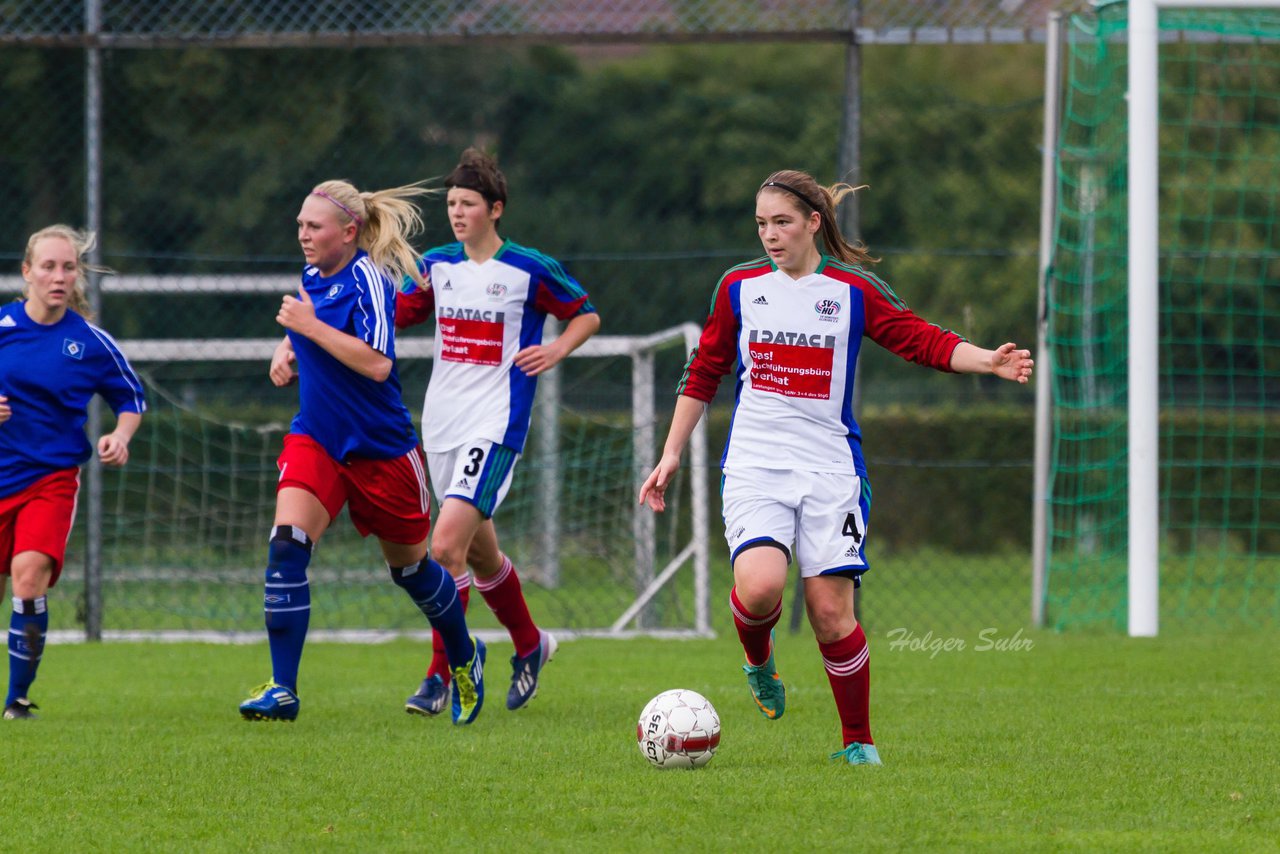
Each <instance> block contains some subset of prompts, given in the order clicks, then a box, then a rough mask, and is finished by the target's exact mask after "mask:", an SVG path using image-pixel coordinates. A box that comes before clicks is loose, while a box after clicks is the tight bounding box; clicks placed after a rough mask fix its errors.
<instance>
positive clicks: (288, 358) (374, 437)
mask: <svg viewBox="0 0 1280 854" xmlns="http://www.w3.org/2000/svg"><path fill="white" fill-rule="evenodd" d="M423 193H424V191H423V190H422V189H420V188H418V187H414V186H409V187H397V188H395V189H391V190H382V191H378V192H360V191H358V190H357V189H356V188H355V187H353V186H351V184H349V183H347V182H346V181H326V182H324V183H322V184H320V185H318V186H317V187H316V188H315V189H313V190H312V191H311V192H310V193H309V194H308V195H307V197H306V199H305V200H304V201H303V203H302V208H301V210H300V211H299V212H298V242H299V243H300V244H301V246H302V254H303V256H304V258H305V259H306V266H305V268H304V269H303V272H302V283H301V285H300V286H299V288H298V293H297V295H296V296H286V297H284V299H283V301H282V302H281V305H280V311H279V313H278V314H277V315H276V322H277V323H279V324H280V325H281V326H283V327H284V328H285V329H286V330H287V331H288V332H287V335H286V336H285V339H284V340H283V341H281V342H280V345H279V346H278V347H277V348H276V352H275V354H274V356H273V358H272V360H271V368H270V371H269V375H270V378H271V381H272V382H273V383H274V384H275V385H277V386H285V385H289V384H291V383H292V382H294V381H295V379H296V381H297V383H298V389H299V394H298V396H299V399H300V405H299V411H298V414H297V415H296V416H295V417H294V419H293V423H292V425H290V428H289V434H288V435H287V436H285V439H284V450H283V452H282V453H281V454H280V459H279V461H278V465H279V468H280V479H279V482H278V484H277V486H276V512H275V522H274V527H273V528H272V533H271V541H270V544H269V547H268V559H267V569H266V581H265V590H264V597H263V604H264V612H265V616H266V624H267V637H268V641H269V644H270V647H271V667H272V678H271V681H270V682H268V683H266V684H264V685H262V686H260V687H258V688H257V689H255V690H254V692H253V695H252V696H251V697H250V698H249V699H247V700H245V701H244V702H243V703H241V704H240V714H241V715H242V716H243V717H244V718H246V719H247V720H280V721H292V720H294V719H295V718H297V716H298V707H299V701H298V665H299V661H300V660H301V658H302V648H303V644H304V642H305V640H306V634H307V624H308V621H309V618H310V614H311V592H310V587H309V585H308V581H307V565H308V564H309V563H310V561H311V552H312V548H313V546H314V544H315V543H316V541H318V540H319V539H320V536H321V535H322V534H323V533H324V532H325V530H326V529H327V528H328V527H329V525H330V524H331V523H332V522H333V520H334V518H335V517H336V516H337V515H338V512H339V511H340V510H341V509H342V507H343V505H344V504H345V505H346V506H347V508H348V511H349V513H350V516H351V521H352V522H353V523H354V524H355V526H356V530H358V531H359V532H360V534H361V535H362V536H368V535H369V534H373V535H374V536H376V537H377V538H378V540H379V542H380V544H381V546H382V553H383V556H384V557H385V558H386V561H387V567H388V569H389V571H390V573H391V578H392V580H393V581H394V582H395V583H396V584H397V585H398V586H400V587H401V588H403V589H404V591H405V592H406V593H407V594H408V595H409V597H410V598H411V599H412V600H413V602H414V604H415V605H417V606H418V608H419V609H421V611H422V613H423V614H425V615H426V617H427V619H428V621H430V623H431V625H432V627H433V628H434V629H436V630H437V631H439V632H440V634H441V636H442V637H443V638H444V644H445V647H446V651H447V654H448V660H449V666H450V669H451V674H452V677H453V679H452V684H453V690H452V692H451V696H452V714H453V722H454V723H455V724H469V723H471V722H472V721H474V720H475V718H476V715H478V714H479V712H480V709H481V707H482V705H483V703H484V681H483V675H484V658H485V649H484V644H483V643H482V642H481V641H479V640H474V639H473V638H472V637H471V635H470V633H469V632H468V630H467V623H466V617H465V615H464V613H463V610H462V603H461V602H460V601H459V599H458V592H457V588H456V586H455V585H454V584H453V580H452V579H451V578H450V577H449V574H448V573H447V572H445V570H444V569H442V568H441V566H440V565H439V564H438V563H436V562H435V561H433V560H431V558H430V557H428V556H427V534H428V532H429V531H430V516H429V511H430V504H429V499H428V494H427V489H428V487H427V475H426V467H425V461H424V459H423V454H422V448H421V446H420V445H419V444H418V437H417V434H416V433H415V432H414V429H413V423H412V420H411V419H410V416H409V411H408V410H407V409H405V407H404V403H403V402H402V400H401V398H400V380H399V377H398V376H397V373H396V366H395V325H394V318H395V292H396V287H395V284H394V283H395V282H398V281H399V280H400V278H401V276H403V275H405V274H406V273H408V274H411V275H416V261H417V258H416V254H415V253H414V251H413V249H412V247H410V245H409V243H408V240H407V236H408V234H409V233H410V232H412V231H413V230H415V229H416V228H418V227H419V226H420V225H421V220H420V218H419V215H418V210H417V208H416V207H415V206H414V205H413V203H412V202H411V201H410V200H411V199H412V198H413V197H415V196H418V195H421V194H423Z"/></svg>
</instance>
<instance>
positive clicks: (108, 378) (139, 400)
mask: <svg viewBox="0 0 1280 854" xmlns="http://www.w3.org/2000/svg"><path fill="white" fill-rule="evenodd" d="M89 331H90V332H92V333H93V335H94V337H95V338H96V339H97V341H98V343H99V344H100V345H101V347H102V351H103V354H102V356H101V358H100V360H99V361H100V364H101V374H100V378H99V380H98V387H97V389H96V390H97V392H98V394H100V395H102V397H103V399H104V400H106V402H107V405H108V406H110V407H111V411H112V412H114V413H115V414H116V415H119V414H120V413H121V412H136V413H138V414H139V415H141V414H142V413H143V412H146V411H147V399H146V394H145V392H144V391H143V389H142V380H140V379H139V378H138V375H137V374H136V373H134V371H133V367H132V366H130V364H129V360H128V359H126V358H125V357H124V353H122V352H121V351H120V346H119V345H118V344H116V340H115V339H114V338H112V337H111V336H110V335H109V334H107V332H106V331H105V330H102V329H99V328H98V327H96V326H94V325H92V324H90V325H89Z"/></svg>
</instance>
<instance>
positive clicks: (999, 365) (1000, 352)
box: [991, 342, 1035, 384]
mask: <svg viewBox="0 0 1280 854" xmlns="http://www.w3.org/2000/svg"><path fill="white" fill-rule="evenodd" d="M1033 367H1035V362H1033V361H1032V360H1031V351H1030V350H1019V349H1018V345H1017V344H1014V343H1013V342H1009V343H1007V344H1001V345H1000V346H999V347H997V348H996V350H995V352H993V353H992V354H991V373H993V374H995V375H996V376H998V377H1000V378H1001V379H1004V380H1012V381H1013V382H1016V383H1024V384H1025V383H1026V381H1027V380H1029V379H1031V369H1032V368H1033Z"/></svg>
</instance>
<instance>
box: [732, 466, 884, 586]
mask: <svg viewBox="0 0 1280 854" xmlns="http://www.w3.org/2000/svg"><path fill="white" fill-rule="evenodd" d="M721 495H722V498H723V500H724V536H725V539H726V540H727V541H728V543H729V555H730V559H731V560H733V559H736V558H737V557H738V555H739V554H740V553H741V552H743V551H744V550H746V549H749V548H752V547H755V546H762V545H766V546H772V545H775V544H776V545H778V546H781V547H782V550H783V551H784V552H786V554H787V562H788V563H790V562H791V546H792V544H793V543H794V545H795V558H796V565H797V566H799V568H800V576H801V577H802V578H812V577H813V576H815V575H834V574H839V575H849V576H852V577H853V578H854V579H855V580H857V577H858V576H859V575H861V574H862V573H863V572H865V571H866V570H867V569H868V568H869V567H868V565H867V558H866V553H865V551H864V548H865V546H866V540H867V521H868V518H869V515H870V511H871V487H870V485H869V484H867V483H866V482H865V481H864V480H863V479H862V478H860V477H858V476H857V475H855V474H852V473H848V474H845V473H840V474H836V473H833V472H810V471H784V470H778V469H755V468H751V469H748V468H735V469H733V470H732V471H727V472H725V475H724V484H723V486H722V488H721Z"/></svg>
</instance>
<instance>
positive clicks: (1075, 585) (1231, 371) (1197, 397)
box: [1044, 4, 1280, 628]
mask: <svg viewBox="0 0 1280 854" xmlns="http://www.w3.org/2000/svg"><path fill="white" fill-rule="evenodd" d="M1126 25H1127V18H1126V9H1125V5H1124V4H1109V5H1105V6H1103V7H1101V8H1100V9H1099V11H1098V13H1097V15H1096V17H1089V18H1076V19H1074V20H1073V21H1072V22H1071V25H1070V27H1069V28H1068V38H1067V42H1068V43H1067V45H1066V48H1065V56H1066V63H1065V68H1064V76H1065V82H1066V92H1065V100H1064V109H1063V124H1062V128H1061V133H1060V138H1059V143H1058V148H1057V152H1056V167H1057V174H1056V179H1057V193H1056V196H1057V203H1056V204H1057V210H1056V216H1055V231H1056V234H1055V240H1054V244H1053V253H1052V260H1051V265H1050V269H1049V275H1048V277H1047V288H1048V290H1047V306H1048V315H1047V316H1048V329H1049V331H1048V346H1049V354H1050V359H1051V363H1052V369H1053V396H1052V401H1053V404H1052V405H1053V422H1052V423H1053V440H1052V466H1051V468H1050V481H1049V495H1048V501H1049V518H1050V523H1049V527H1048V551H1049V554H1048V583H1047V588H1046V593H1045V597H1044V613H1045V617H1046V623H1047V624H1048V625H1051V626H1055V627H1058V628H1064V627H1070V626H1080V625H1086V624H1113V625H1115V626H1118V627H1123V626H1124V624H1125V619H1126V608H1127V606H1128V602H1127V595H1128V594H1127V587H1126V579H1127V573H1128V572H1129V570H1130V567H1129V566H1128V560H1127V553H1126V543H1127V537H1128V534H1129V515H1128V513H1129V511H1128V503H1127V488H1128V480H1127V478H1128V460H1129V454H1130V451H1131V449H1130V447H1129V445H1128V442H1127V433H1126V430H1127V423H1128V422H1127V419H1128V414H1127V412H1126V394H1127V392H1128V383H1129V374H1128V370H1129V361H1128V359H1129V353H1128V344H1129V326H1128V320H1127V314H1126V301H1127V297H1128V285H1129V282H1128V277H1127V275H1126V264H1127V262H1128V244H1127V240H1128V228H1129V223H1128V220H1127V201H1128V199H1127V194H1126V189H1127V172H1126V169H1127V165H1128V161H1127V159H1126V157H1127V154H1131V155H1132V156H1133V157H1147V158H1158V167H1159V191H1158V192H1159V203H1158V210H1159V216H1158V233H1159V239H1158V259H1159V260H1158V274H1157V275H1158V283H1159V288H1158V291H1159V327H1158V329H1159V332H1158V347H1159V350H1158V352H1159V365H1160V367H1159V384H1158V388H1159V422H1158V424H1159V427H1158V430H1159V455H1158V467H1159V478H1158V482H1159V498H1158V503H1159V529H1158V531H1159V534H1158V540H1159V553H1160V560H1159V573H1160V580H1159V591H1160V596H1159V602H1160V608H1159V617H1160V620H1161V621H1162V622H1163V621H1165V620H1171V621H1174V622H1175V623H1176V622H1177V621H1183V624H1184V625H1185V624H1186V623H1187V622H1188V621H1198V622H1200V623H1207V622H1209V621H1212V622H1213V623H1215V624H1218V623H1226V624H1232V625H1272V626H1274V625H1276V624H1278V623H1280V286H1278V284H1277V283H1278V282H1280V255H1278V254H1277V251H1278V249H1280V245H1278V244H1280V224H1278V222H1277V204H1278V203H1280V11H1277V10H1249V11H1229V12H1228V11H1221V10H1219V11H1205V10H1193V9H1166V10H1163V11H1161V12H1160V14H1159V32H1160V45H1159V49H1158V57H1159V79H1158V93H1159V94H1158V105H1159V124H1158V139H1159V146H1158V147H1159V150H1158V151H1134V152H1128V153H1127V152H1126V150H1125V149H1126V132H1127V127H1126V122H1127V118H1126V102H1125V99H1126V75H1127V59H1128V55H1129V54H1128V51H1127V42H1126Z"/></svg>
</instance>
